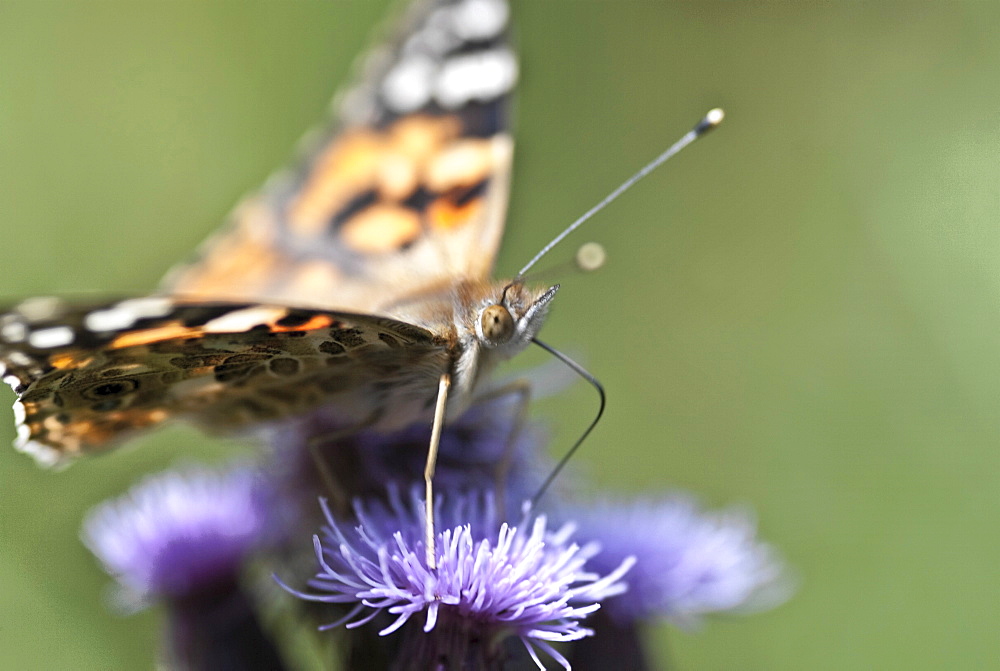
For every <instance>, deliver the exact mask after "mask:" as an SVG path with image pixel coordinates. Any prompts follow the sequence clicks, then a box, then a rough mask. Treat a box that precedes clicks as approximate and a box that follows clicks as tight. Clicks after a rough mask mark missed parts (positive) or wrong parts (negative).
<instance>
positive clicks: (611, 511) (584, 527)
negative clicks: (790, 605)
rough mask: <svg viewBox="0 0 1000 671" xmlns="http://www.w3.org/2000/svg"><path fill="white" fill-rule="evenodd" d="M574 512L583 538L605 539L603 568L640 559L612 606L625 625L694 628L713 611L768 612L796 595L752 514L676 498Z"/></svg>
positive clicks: (598, 564)
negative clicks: (707, 508)
mask: <svg viewBox="0 0 1000 671" xmlns="http://www.w3.org/2000/svg"><path fill="white" fill-rule="evenodd" d="M574 517H575V518H576V519H578V520H579V523H580V532H581V535H582V536H584V537H586V538H592V539H594V540H596V541H598V542H600V543H601V547H602V552H601V554H600V555H599V556H597V557H596V558H595V559H594V562H593V563H594V566H595V568H597V570H606V569H607V568H608V567H609V566H614V565H615V562H617V561H621V559H622V558H623V557H626V556H635V557H636V558H637V560H636V565H635V568H634V569H633V570H632V572H631V573H630V574H629V578H628V584H629V591H628V593H627V594H624V595H623V596H621V597H618V598H615V599H612V600H610V601H609V602H608V603H607V604H606V606H607V613H608V614H609V615H610V616H612V617H613V618H614V619H615V620H616V621H617V622H618V623H619V624H627V623H629V622H634V621H636V620H644V619H666V620H668V621H670V622H672V623H674V624H676V625H678V626H682V627H691V626H694V625H697V624H699V623H700V621H701V617H702V616H703V615H706V614H709V613H720V612H741V611H742V612H750V611H754V610H765V609H767V608H770V607H772V606H776V605H778V603H780V602H782V601H784V600H785V599H786V598H787V597H788V595H789V593H790V585H789V583H788V581H787V580H786V579H785V578H784V575H783V572H782V569H783V566H782V562H781V560H780V559H779V558H778V556H777V555H776V553H775V552H774V550H773V549H772V548H771V547H770V546H768V545H766V544H764V543H762V542H760V541H758V540H757V538H756V528H755V524H754V521H753V518H752V517H751V515H750V514H748V513H747V512H745V511H740V510H730V511H724V512H721V513H705V512H702V511H701V510H700V509H699V508H698V506H697V505H696V504H695V503H694V501H692V500H691V499H688V498H683V497H672V498H664V499H660V500H640V501H637V502H632V503H604V504H600V505H596V506H593V507H591V508H590V509H589V510H588V509H583V510H582V511H579V509H574Z"/></svg>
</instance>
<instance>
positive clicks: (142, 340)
mask: <svg viewBox="0 0 1000 671" xmlns="http://www.w3.org/2000/svg"><path fill="white" fill-rule="evenodd" d="M202 334H203V330H202V329H200V328H191V327H188V326H184V325H183V324H167V325H166V326H160V327H158V328H155V329H146V330H144V331H132V332H131V333H124V334H122V335H120V336H118V337H117V338H115V339H114V340H112V341H111V344H110V345H109V346H108V347H110V348H111V349H121V348H123V347H135V346H136V345H148V344H150V343H154V342H162V341H164V340H182V339H183V340H186V339H190V338H198V337H201V335H202Z"/></svg>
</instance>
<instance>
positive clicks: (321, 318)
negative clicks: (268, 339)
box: [270, 315, 333, 333]
mask: <svg viewBox="0 0 1000 671" xmlns="http://www.w3.org/2000/svg"><path fill="white" fill-rule="evenodd" d="M332 324H333V318H331V317H328V316H326V315H313V316H312V317H311V318H310V319H309V321H307V322H306V323H304V324H299V325H298V326H282V325H281V324H278V323H273V324H271V325H270V329H271V332H272V333H288V332H289V331H315V330H316V329H321V328H324V327H326V326H330V325H332Z"/></svg>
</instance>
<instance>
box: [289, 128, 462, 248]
mask: <svg viewBox="0 0 1000 671" xmlns="http://www.w3.org/2000/svg"><path fill="white" fill-rule="evenodd" d="M461 130H462V126H461V123H460V121H459V120H458V119H457V118H454V117H433V116H426V115H417V116H412V117H405V118H403V119H400V120H399V121H397V122H396V123H394V124H392V125H391V126H389V127H388V128H387V129H385V130H384V131H381V132H372V131H371V130H367V129H354V130H350V131H347V132H346V133H344V135H342V136H341V137H340V138H339V139H337V140H336V141H335V142H334V143H333V144H331V145H330V147H329V148H327V149H326V150H325V151H324V152H323V153H322V154H321V155H320V156H319V158H318V159H317V160H316V162H315V164H314V166H313V171H312V174H311V175H310V176H309V178H308V180H307V182H306V184H305V186H304V188H303V190H302V193H301V194H300V195H299V197H298V198H297V199H296V200H295V202H294V203H293V204H292V206H291V208H290V211H289V222H290V225H291V228H292V229H293V230H294V231H296V232H298V233H299V234H300V235H310V236H316V235H322V234H324V233H325V232H326V230H327V226H328V225H329V221H330V219H331V218H332V217H333V216H334V214H335V213H336V212H337V211H338V210H340V209H341V208H343V207H344V206H345V205H347V204H348V203H349V202H350V201H351V199H353V198H355V197H357V196H358V195H360V194H364V193H366V192H368V191H372V190H374V191H377V192H378V193H379V195H380V196H381V197H382V198H384V199H386V200H392V201H401V200H403V199H405V198H406V197H407V196H409V195H410V194H411V193H413V191H414V190H416V188H417V186H418V185H419V184H420V180H421V178H422V176H423V174H424V173H425V172H426V168H427V165H428V163H429V162H430V161H433V160H434V159H435V157H437V156H439V155H440V154H441V152H442V151H445V147H446V146H447V145H448V143H450V142H452V141H454V140H455V138H457V137H458V136H459V134H460V133H461Z"/></svg>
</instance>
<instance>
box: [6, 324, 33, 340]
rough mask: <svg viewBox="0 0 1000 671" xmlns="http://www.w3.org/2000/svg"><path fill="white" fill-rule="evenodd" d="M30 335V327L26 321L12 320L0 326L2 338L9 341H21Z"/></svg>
mask: <svg viewBox="0 0 1000 671" xmlns="http://www.w3.org/2000/svg"><path fill="white" fill-rule="evenodd" d="M27 335H28V327H27V326H25V325H24V322H10V323H9V324H4V325H3V327H0V338H3V339H4V340H6V341H7V342H21V341H23V340H24V339H25V338H26V337H27Z"/></svg>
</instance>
